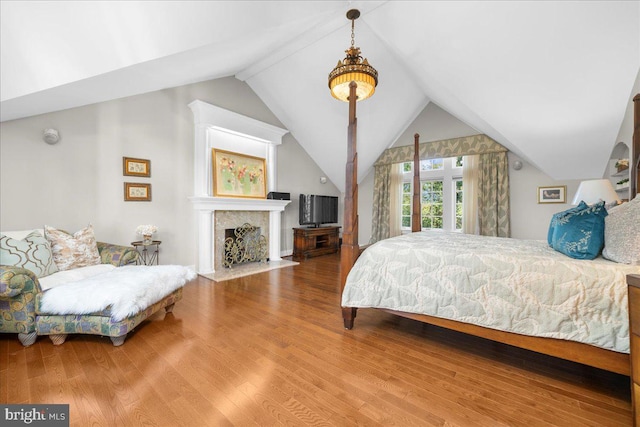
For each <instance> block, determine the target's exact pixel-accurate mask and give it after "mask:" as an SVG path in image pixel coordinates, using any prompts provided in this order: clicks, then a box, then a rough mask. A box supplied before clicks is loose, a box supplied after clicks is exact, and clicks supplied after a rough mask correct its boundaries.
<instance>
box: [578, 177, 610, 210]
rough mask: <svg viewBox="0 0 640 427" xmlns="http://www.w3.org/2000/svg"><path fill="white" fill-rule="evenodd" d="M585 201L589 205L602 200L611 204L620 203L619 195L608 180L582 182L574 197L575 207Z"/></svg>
mask: <svg viewBox="0 0 640 427" xmlns="http://www.w3.org/2000/svg"><path fill="white" fill-rule="evenodd" d="M581 200H583V201H584V202H585V203H586V204H588V205H593V204H595V203H598V202H599V201H601V200H604V202H605V203H607V204H609V203H611V202H619V201H620V199H619V198H618V194H617V193H616V190H614V189H613V185H611V181H609V180H608V179H591V180H589V181H582V182H581V183H580V186H579V187H578V191H576V195H575V196H574V197H573V203H572V204H573V205H577V204H579V203H580V201H581Z"/></svg>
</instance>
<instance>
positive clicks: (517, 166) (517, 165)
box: [513, 160, 522, 171]
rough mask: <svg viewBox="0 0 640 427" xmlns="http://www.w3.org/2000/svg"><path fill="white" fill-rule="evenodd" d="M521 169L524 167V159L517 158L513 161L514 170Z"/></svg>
mask: <svg viewBox="0 0 640 427" xmlns="http://www.w3.org/2000/svg"><path fill="white" fill-rule="evenodd" d="M520 169H522V161H521V160H516V161H515V162H513V170H516V171H519V170H520Z"/></svg>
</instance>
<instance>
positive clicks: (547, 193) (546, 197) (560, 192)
mask: <svg viewBox="0 0 640 427" xmlns="http://www.w3.org/2000/svg"><path fill="white" fill-rule="evenodd" d="M566 202H567V186H566V185H557V186H555V187H538V203H566Z"/></svg>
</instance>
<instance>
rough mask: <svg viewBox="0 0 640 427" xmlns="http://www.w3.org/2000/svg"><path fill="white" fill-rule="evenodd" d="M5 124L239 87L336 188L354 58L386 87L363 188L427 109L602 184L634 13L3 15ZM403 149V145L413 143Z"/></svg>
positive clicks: (123, 5)
mask: <svg viewBox="0 0 640 427" xmlns="http://www.w3.org/2000/svg"><path fill="white" fill-rule="evenodd" d="M0 8H1V9H0V19H1V22H0V32H1V33H0V43H1V44H0V54H1V56H0V67H1V68H0V118H1V120H2V121H5V120H12V119H17V118H22V117H28V116H32V115H36V114H42V113H46V112H51V111H57V110H62V109H66V108H72V107H76V106H80V105H87V104H91V103H95V102H101V101H106V100H109V99H115V98H120V97H125V96H130V95H135V94H140V93H145V92H149V91H154V90H159V89H164V88H168V87H174V86H180V85H183V84H188V83H193V82H198V81H204V80H210V79H215V78H220V77H226V76H236V77H237V78H238V79H240V80H243V81H245V82H247V84H249V85H250V86H251V88H252V89H253V90H254V91H255V92H256V93H257V95H258V96H259V97H260V98H261V99H262V100H263V102H264V103H265V104H266V105H267V106H268V107H269V108H270V109H271V110H272V111H273V112H274V114H275V115H276V116H277V117H278V118H279V120H280V121H281V122H282V123H283V125H284V126H285V127H286V128H287V129H289V131H290V132H291V133H292V135H293V136H294V137H295V138H296V140H297V141H298V142H299V143H300V144H301V145H302V146H303V147H304V149H305V150H306V151H307V152H308V153H309V154H310V155H311V156H312V157H313V159H314V160H315V161H316V162H317V163H318V165H319V166H320V167H321V168H322V169H323V171H324V172H325V173H326V175H327V176H328V177H329V178H330V179H331V181H332V182H333V183H334V184H336V185H337V186H338V187H339V188H341V189H343V187H344V163H345V159H346V129H347V112H348V111H347V104H345V103H341V102H339V101H336V100H334V99H333V98H332V97H331V96H330V94H329V91H328V88H327V74H328V72H329V71H330V70H331V69H332V68H333V66H335V64H336V62H337V61H338V59H342V57H343V56H344V50H345V49H346V48H347V47H348V46H349V43H350V21H348V20H347V19H346V17H345V13H346V11H347V10H348V9H351V8H357V9H359V10H360V11H361V12H362V15H361V17H360V19H358V20H357V21H356V45H357V46H360V47H361V48H362V52H363V55H364V56H365V57H367V58H368V59H369V61H370V63H371V64H372V65H373V66H374V67H376V69H377V70H378V72H379V75H380V81H379V85H378V87H377V89H376V94H375V95H374V96H373V97H372V98H370V99H369V100H366V101H364V102H361V103H358V106H357V110H358V111H357V115H358V161H359V175H358V176H359V179H362V178H363V177H364V176H365V175H366V174H367V173H368V172H369V171H370V170H371V167H372V165H373V162H374V161H375V159H376V158H377V157H378V156H379V155H380V153H381V152H382V151H383V150H384V149H386V148H387V147H389V146H390V145H391V144H393V143H394V141H395V140H396V138H397V137H398V135H400V134H401V133H402V132H403V131H404V129H406V127H407V126H408V125H409V124H410V123H411V122H412V121H413V119H414V118H415V117H416V116H417V115H418V114H419V113H420V112H421V111H422V110H423V109H424V107H425V106H426V105H427V104H428V103H429V102H434V103H436V104H438V105H439V106H440V107H442V108H443V109H445V110H447V111H448V112H449V113H451V114H452V115H453V116H455V117H457V118H458V119H460V120H462V121H463V122H465V123H467V124H468V125H470V126H472V127H473V128H475V129H477V130H478V132H479V133H486V134H487V135H489V136H490V137H492V138H494V139H495V140H497V141H498V142H500V143H501V144H503V145H505V146H506V147H507V148H509V149H510V150H512V151H514V152H515V153H516V154H517V155H518V156H520V157H522V158H524V159H525V160H527V161H529V162H530V163H532V164H534V165H535V166H536V167H538V168H539V169H541V170H542V171H543V172H545V173H547V174H548V175H550V176H551V177H552V178H555V179H558V180H562V179H582V178H593V177H600V176H601V175H602V173H603V171H604V170H605V167H606V163H607V159H608V158H609V155H610V153H611V150H612V149H613V147H614V145H615V143H616V142H618V141H616V140H615V138H616V136H617V134H618V131H619V129H620V125H621V123H622V119H623V117H624V113H625V109H626V108H627V105H628V103H629V102H630V98H631V97H632V95H633V94H632V93H631V91H632V88H633V84H634V81H635V79H636V77H637V76H638V72H639V71H640V2H637V1H636V2H628V1H618V2H616V1H608V2H590V1H584V2H581V1H572V2H564V1H556V2H553V1H547V2H498V1H496V2H493V1H472V2H463V1H453V2H446V1H424V2H421V1H393V2H347V1H336V2H331V1H322V2H316V1H304V2H302V1H299V2H293V1H282V2H279V1H270V2H269V1H267V2H238V1H233V2H232V1H228V2H226V1H213V2H206V1H194V2H188V1H185V2H160V1H159V2H154V1H146V2H35V1H34V2H8V1H3V2H1V3H0ZM406 143H411V141H407V142H406Z"/></svg>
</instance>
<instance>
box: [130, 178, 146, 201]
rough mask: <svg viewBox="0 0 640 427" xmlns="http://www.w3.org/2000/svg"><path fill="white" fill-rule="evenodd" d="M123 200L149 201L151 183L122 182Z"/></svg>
mask: <svg viewBox="0 0 640 427" xmlns="http://www.w3.org/2000/svg"><path fill="white" fill-rule="evenodd" d="M124 201H125V202H150V201H151V184H143V183H139V182H125V183H124Z"/></svg>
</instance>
